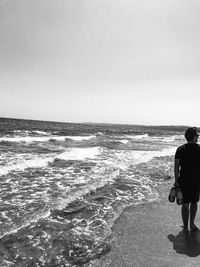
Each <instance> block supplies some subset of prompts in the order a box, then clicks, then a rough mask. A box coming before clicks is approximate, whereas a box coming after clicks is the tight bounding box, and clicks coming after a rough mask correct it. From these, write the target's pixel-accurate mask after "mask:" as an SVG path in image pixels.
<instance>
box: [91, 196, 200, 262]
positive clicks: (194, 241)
mask: <svg viewBox="0 0 200 267" xmlns="http://www.w3.org/2000/svg"><path fill="white" fill-rule="evenodd" d="M180 209H181V206H178V205H177V204H176V203H169V202H168V201H167V200H162V201H161V202H159V203H156V202H152V203H149V204H141V205H138V206H131V207H128V208H126V209H125V210H124V212H123V213H122V214H121V216H120V217H119V218H118V220H117V221H116V222H115V224H114V226H113V227H112V235H111V237H110V238H112V247H111V251H110V252H109V253H108V254H105V255H104V256H102V257H101V258H100V259H99V261H98V262H96V264H95V263H92V264H91V266H101V267H105V266H113V267H125V266H126V267H128V266H130V267H131V266H133V267H137V266H145V267H146V266H148V267H151V266H152V267H156V266H159V267H161V266H165V267H167V266H170V267H173V266H176V267H180V266H184V267H187V266H192V267H194V266H200V231H196V232H188V233H185V232H184V231H183V230H182V227H181V226H182V220H181V214H180ZM199 209H200V207H199ZM199 213H200V210H199V211H198V213H197V217H196V221H195V222H196V224H197V225H198V226H200V215H199Z"/></svg>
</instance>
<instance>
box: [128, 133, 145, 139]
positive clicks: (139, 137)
mask: <svg viewBox="0 0 200 267" xmlns="http://www.w3.org/2000/svg"><path fill="white" fill-rule="evenodd" d="M126 137H127V138H131V139H144V138H148V137H149V135H148V133H146V134H139V135H126Z"/></svg>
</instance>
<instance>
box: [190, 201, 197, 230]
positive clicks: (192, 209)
mask: <svg viewBox="0 0 200 267" xmlns="http://www.w3.org/2000/svg"><path fill="white" fill-rule="evenodd" d="M196 213H197V203H191V204H190V229H191V230H195V229H197V226H196V225H195V224H194V219H195V217H196Z"/></svg>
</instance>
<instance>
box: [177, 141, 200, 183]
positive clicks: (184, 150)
mask: <svg viewBox="0 0 200 267" xmlns="http://www.w3.org/2000/svg"><path fill="white" fill-rule="evenodd" d="M175 158H177V159H180V177H181V178H182V179H184V180H187V181H188V183H190V182H197V181H198V180H199V183H200V145H199V144H197V143H187V144H184V145H182V146H180V147H178V149H177V151H176V154H175ZM185 182H186V181H185Z"/></svg>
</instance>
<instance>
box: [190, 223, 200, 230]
mask: <svg viewBox="0 0 200 267" xmlns="http://www.w3.org/2000/svg"><path fill="white" fill-rule="evenodd" d="M198 230H199V228H198V227H197V226H196V225H195V224H194V223H193V224H190V231H198Z"/></svg>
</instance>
